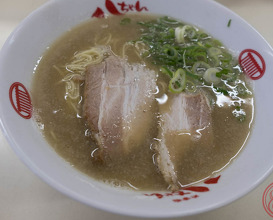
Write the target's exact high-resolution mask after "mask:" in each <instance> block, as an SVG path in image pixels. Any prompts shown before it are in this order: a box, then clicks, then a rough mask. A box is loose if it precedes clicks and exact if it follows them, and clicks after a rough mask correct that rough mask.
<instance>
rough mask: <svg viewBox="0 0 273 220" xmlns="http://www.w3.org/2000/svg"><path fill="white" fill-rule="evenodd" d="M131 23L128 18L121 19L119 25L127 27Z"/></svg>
mask: <svg viewBox="0 0 273 220" xmlns="http://www.w3.org/2000/svg"><path fill="white" fill-rule="evenodd" d="M130 23H131V19H130V18H123V19H122V20H121V21H120V24H121V25H127V24H130Z"/></svg>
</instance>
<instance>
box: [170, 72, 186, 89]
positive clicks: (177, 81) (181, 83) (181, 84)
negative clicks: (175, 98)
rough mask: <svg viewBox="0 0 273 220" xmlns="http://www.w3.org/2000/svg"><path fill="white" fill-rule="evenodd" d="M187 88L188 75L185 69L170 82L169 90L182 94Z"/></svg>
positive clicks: (177, 73)
mask: <svg viewBox="0 0 273 220" xmlns="http://www.w3.org/2000/svg"><path fill="white" fill-rule="evenodd" d="M185 88H186V73H185V71H184V70H183V69H178V70H177V71H176V72H175V74H174V77H173V78H172V79H171V80H170V82H169V90H170V91H171V92H173V93H180V92H182V91H183V90H184V89H185Z"/></svg>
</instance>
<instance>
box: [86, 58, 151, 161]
mask: <svg viewBox="0 0 273 220" xmlns="http://www.w3.org/2000/svg"><path fill="white" fill-rule="evenodd" d="M155 89H156V75H155V73H154V72H153V71H150V70H148V69H146V68H144V67H143V66H142V65H140V64H135V65H129V64H128V63H127V62H126V61H125V60H123V59H121V58H119V57H116V56H114V55H110V56H109V57H107V58H106V59H105V60H104V61H103V62H102V63H100V64H96V65H90V66H89V67H88V69H87V71H86V79H85V91H84V109H83V110H84V115H85V117H86V118H87V122H88V124H89V126H90V128H91V130H92V134H93V137H94V139H95V140H96V141H97V143H98V145H99V157H100V158H101V159H102V160H105V159H106V158H110V159H115V158H117V157H120V156H122V154H126V153H129V152H130V151H132V150H133V149H132V148H134V147H136V146H138V145H141V144H143V141H144V140H145V137H146V135H147V133H148V132H149V129H150V128H151V123H152V122H153V120H152V118H153V116H152V112H151V111H150V109H151V107H152V106H153V105H154V104H155V97H154V94H153V93H154V92H155ZM136 143H138V144H136Z"/></svg>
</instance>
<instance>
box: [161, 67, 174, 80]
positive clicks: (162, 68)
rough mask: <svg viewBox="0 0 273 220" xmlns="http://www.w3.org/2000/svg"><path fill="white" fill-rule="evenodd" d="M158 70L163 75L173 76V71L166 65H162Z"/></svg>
mask: <svg viewBox="0 0 273 220" xmlns="http://www.w3.org/2000/svg"><path fill="white" fill-rule="evenodd" d="M160 71H161V72H162V73H164V74H165V75H168V76H170V77H171V78H172V77H173V72H172V71H171V70H169V69H168V68H167V67H165V66H163V67H161V68H160Z"/></svg>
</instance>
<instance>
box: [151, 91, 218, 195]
mask: <svg viewBox="0 0 273 220" xmlns="http://www.w3.org/2000/svg"><path fill="white" fill-rule="evenodd" d="M160 114H161V126H160V127H159V134H158V135H159V136H158V139H159V140H160V141H159V143H158V145H157V146H156V150H157V153H158V156H157V166H158V168H159V170H160V172H161V173H162V175H163V177H164V179H165V181H166V182H167V183H168V184H169V186H170V188H171V189H172V190H177V189H178V188H179V187H181V186H182V184H181V183H180V181H179V179H180V175H183V173H181V172H180V171H178V169H177V168H178V167H179V165H180V161H181V158H182V157H183V156H184V155H185V153H186V151H187V150H189V148H191V147H192V146H193V142H196V141H198V143H200V144H204V145H212V144H213V136H212V135H213V132H212V126H211V122H212V118H211V108H210V105H209V103H208V100H207V98H206V96H205V95H204V94H203V93H198V94H192V95H188V94H185V93H180V94H175V95H171V96H170V97H169V100H168V103H166V104H165V105H161V106H160Z"/></svg>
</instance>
